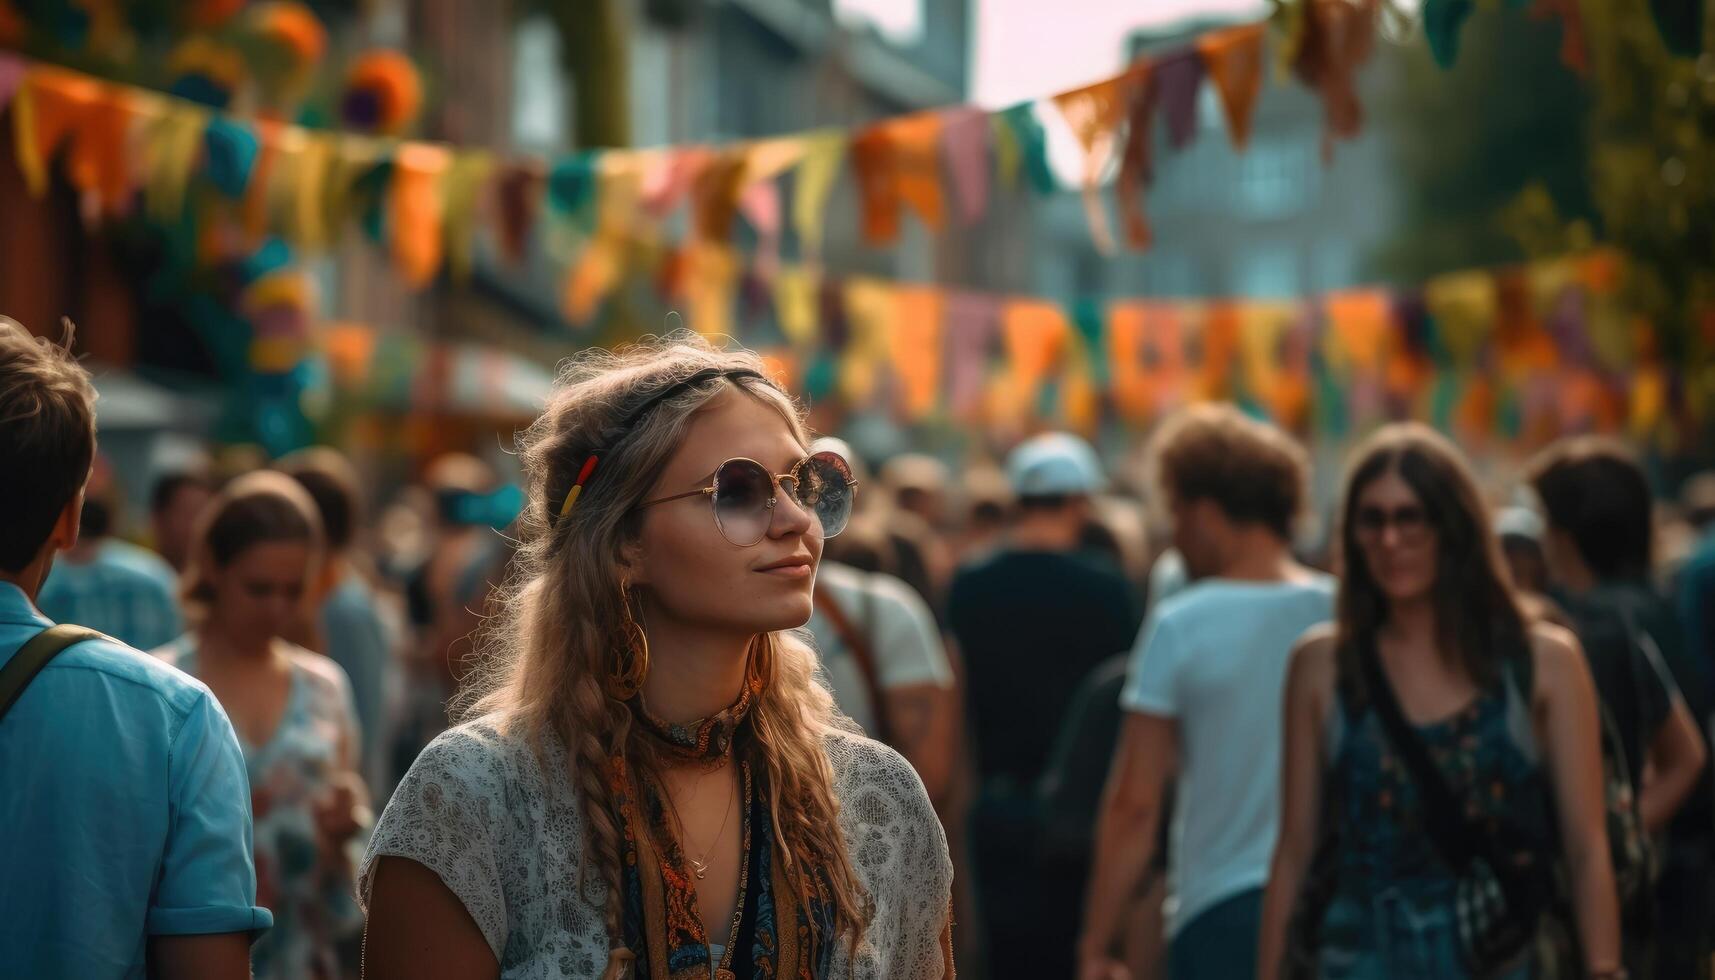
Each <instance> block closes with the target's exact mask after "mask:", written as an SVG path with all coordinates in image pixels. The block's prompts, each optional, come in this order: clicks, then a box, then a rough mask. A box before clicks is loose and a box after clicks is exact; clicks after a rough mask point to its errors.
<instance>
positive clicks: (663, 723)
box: [359, 338, 952, 980]
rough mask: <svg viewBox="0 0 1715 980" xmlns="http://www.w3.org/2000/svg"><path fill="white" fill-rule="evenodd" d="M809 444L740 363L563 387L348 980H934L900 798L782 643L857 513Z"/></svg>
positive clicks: (676, 349) (777, 393)
mask: <svg viewBox="0 0 1715 980" xmlns="http://www.w3.org/2000/svg"><path fill="white" fill-rule="evenodd" d="M809 444H810V439H809V435H808V433H807V432H806V431H805V426H804V422H803V418H802V415H801V414H800V412H799V410H798V408H797V407H796V406H795V405H794V403H793V402H792V400H791V398H790V397H788V396H787V395H786V394H785V393H784V392H783V391H781V390H780V389H779V388H778V387H776V386H775V385H774V384H773V383H772V382H770V381H769V380H768V379H767V378H766V377H765V376H764V375H763V373H762V365H761V362H760V360H759V359H758V358H757V357H755V356H754V355H752V354H750V353H748V352H736V353H724V352H721V351H717V350H715V349H713V348H711V347H710V346H709V345H708V344H707V343H706V342H703V341H701V340H698V339H695V338H690V339H677V340H672V341H665V342H656V343H651V344H646V345H642V346H638V347H633V348H629V349H627V350H625V351H622V352H620V353H618V354H607V353H605V352H593V353H591V354H588V355H586V356H584V357H582V358H580V359H578V360H577V361H575V362H573V363H572V364H571V366H569V367H568V368H567V369H566V371H565V373H564V374H563V376H562V378H561V381H560V385H559V388H558V391H557V392H556V394H555V396H554V397H553V399H552V400H551V402H550V404H549V407H548V409H547V411H546V412H545V413H544V414H543V415H542V417H541V418H540V419H538V420H537V422H536V423H535V425H533V426H532V427H531V428H530V430H529V431H528V432H526V433H524V435H523V437H522V440H521V447H520V449H521V454H522V459H523V462H524V469H525V483H526V486H527V492H528V503H527V506H526V508H525V513H524V515H523V517H522V518H521V519H520V520H521V524H520V528H521V536H522V542H521V547H520V551H519V554H518V560H517V567H516V572H515V575H514V578H513V580H512V581H511V583H510V584H509V586H508V588H507V591H506V593H505V601H504V602H503V603H502V606H503V608H504V613H503V614H502V615H501V616H500V617H499V618H498V619H497V621H494V622H491V623H490V624H488V625H487V626H486V628H485V639H484V641H483V643H482V644H481V646H482V648H483V651H484V653H485V654H486V657H485V662H486V664H487V670H488V672H489V673H488V675H487V676H486V678H483V679H481V680H478V681H477V682H476V683H475V684H473V687H472V695H473V696H472V699H471V700H470V701H469V702H467V703H465V704H464V705H463V706H462V707H463V709H464V710H463V715H464V717H465V718H466V719H467V720H466V721H465V722H464V723H463V724H461V725H459V726H458V727H455V728H453V729H451V730H450V731H448V732H447V733H445V734H444V735H442V736H441V737H440V738H438V739H436V740H435V741H434V742H433V743H431V744H430V745H429V747H428V748H427V749H425V750H424V751H423V753H422V755H421V756H420V757H419V758H418V759H417V761H416V763H415V764H414V765H413V766H412V767H411V770H410V772H409V773H407V774H406V776H405V778H404V780H403V782H401V783H400V785H399V787H398V789H397V790H396V791H395V792H394V795H393V797H392V800H391V802H390V803H389V804H388V806H387V810H386V812H385V813H384V814H383V815H382V817H381V820H380V823H379V825H378V827H377V829H376V832H375V834H374V836H373V837H372V839H371V844H370V850H369V854H368V856H367V857H366V858H365V859H364V862H363V865H362V868H361V870H360V887H359V890H360V894H361V895H362V896H363V897H364V899H365V901H366V903H367V908H368V912H369V922H368V931H367V936H366V949H365V968H366V970H365V973H366V976H372V977H383V978H386V977H437V978H438V977H446V978H453V977H456V978H476V977H541V976H556V977H580V978H582V977H588V978H595V977H601V978H608V980H612V978H618V977H639V978H660V980H667V978H672V980H677V978H691V977H698V978H703V977H708V978H729V980H730V978H740V977H782V978H784V977H793V978H828V977H853V976H864V977H889V978H898V980H919V978H934V977H941V976H951V973H952V964H951V960H950V953H949V949H950V946H949V941H950V928H951V927H950V922H949V919H948V900H949V895H950V884H951V875H952V870H951V864H950V862H949V860H948V857H947V849H946V841H945V838H944V836H943V835H942V832H941V827H940V824H939V823H938V822H937V820H936V818H935V813H934V810H933V809H932V808H931V806H930V803H929V799H928V796H927V794H925V792H924V790H923V785H922V783H921V782H920V781H919V780H918V778H917V776H916V774H915V773H914V772H913V771H912V770H911V767H910V766H909V765H908V764H907V763H906V762H905V761H904V760H903V759H902V758H901V757H900V756H899V755H898V754H896V753H895V752H893V751H892V750H890V749H888V748H886V747H884V746H882V745H880V744H879V743H876V742H872V741H870V740H868V739H865V738H863V737H862V736H860V735H857V734H855V733H854V732H853V730H852V727H851V726H850V725H849V724H846V723H843V719H841V718H840V717H839V716H837V714H836V712H835V710H834V707H833V702H832V699H831V697H830V696H829V694H828V693H827V691H826V690H825V689H824V688H822V687H821V686H820V685H819V684H817V682H816V681H815V679H814V677H813V674H814V671H815V669H816V659H815V654H814V652H813V651H812V650H811V649H810V648H809V646H808V645H807V644H806V643H805V641H804V640H803V639H802V638H801V637H800V635H799V634H797V633H795V632H794V631H795V630H797V629H798V628H799V627H801V626H803V625H804V623H805V622H806V621H807V620H808V619H809V618H810V613H811V594H812V589H813V587H814V582H815V576H816V565H817V562H818V561H819V560H820V558H821V554H822V542H823V540H824V539H825V538H827V537H828V536H831V535H833V534H837V533H839V531H840V530H841V529H842V528H844V526H845V524H846V521H847V519H848V517H849V516H850V513H851V505H852V495H853V493H854V485H853V483H852V481H851V478H850V469H849V467H848V466H847V464H846V462H845V460H843V459H842V458H840V457H839V456H838V455H835V454H832V453H816V454H813V455H812V454H810V451H809V448H808V447H809Z"/></svg>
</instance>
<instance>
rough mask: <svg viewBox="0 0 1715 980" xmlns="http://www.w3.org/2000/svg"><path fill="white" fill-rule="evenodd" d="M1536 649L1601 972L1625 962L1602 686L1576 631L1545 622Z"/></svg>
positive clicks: (1571, 864)
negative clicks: (1611, 840) (1602, 734)
mask: <svg viewBox="0 0 1715 980" xmlns="http://www.w3.org/2000/svg"><path fill="white" fill-rule="evenodd" d="M1533 646H1534V655H1535V659H1536V677H1537V680H1536V691H1535V694H1534V699H1535V701H1536V703H1537V712H1538V722H1537V723H1538V727H1539V731H1540V733H1541V735H1542V744H1543V745H1544V746H1545V747H1546V748H1547V751H1548V759H1547V762H1548V772H1549V777H1550V778H1551V779H1552V780H1553V784H1554V799H1555V804H1556V807H1555V809H1556V811H1557V812H1558V813H1559V816H1560V836H1561V840H1562V841H1563V842H1564V845H1565V848H1566V864H1567V867H1568V869H1570V871H1571V879H1572V882H1571V883H1572V903H1573V908H1574V910H1575V911H1576V913H1577V917H1578V934H1579V937H1580V940H1581V941H1582V943H1583V946H1584V956H1585V962H1586V966H1587V967H1588V969H1589V970H1590V972H1591V973H1600V972H1601V971H1603V970H1611V969H1617V968H1619V966H1620V913H1619V899H1618V896H1617V894H1616V892H1615V890H1614V889H1615V886H1614V868H1613V864H1612V861H1611V860H1610V858H1609V854H1608V827H1607V816H1606V812H1605V809H1604V808H1605V804H1604V802H1603V796H1602V792H1603V791H1602V753H1601V745H1600V743H1599V741H1598V738H1597V732H1598V731H1600V728H1599V726H1598V723H1597V718H1598V715H1597V711H1596V688H1595V685H1594V683H1592V682H1591V680H1590V669H1589V667H1588V666H1586V665H1585V662H1584V654H1583V652H1582V651H1581V650H1579V649H1578V641H1577V639H1575V638H1574V637H1573V636H1572V634H1571V633H1568V632H1567V631H1565V630H1563V629H1560V628H1559V627H1554V626H1546V625H1538V626H1537V627H1536V629H1535V636H1534V643H1533Z"/></svg>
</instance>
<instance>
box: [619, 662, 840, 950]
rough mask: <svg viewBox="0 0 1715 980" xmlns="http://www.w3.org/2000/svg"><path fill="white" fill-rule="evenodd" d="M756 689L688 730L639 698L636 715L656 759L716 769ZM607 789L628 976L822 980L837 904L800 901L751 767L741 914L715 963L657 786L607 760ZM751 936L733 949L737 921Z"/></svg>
mask: <svg viewBox="0 0 1715 980" xmlns="http://www.w3.org/2000/svg"><path fill="white" fill-rule="evenodd" d="M756 693H757V692H756V688H755V685H754V684H753V683H751V682H749V681H747V682H746V684H745V686H744V689H743V690H742V691H741V692H740V693H739V696H738V700H737V701H735V702H733V704H732V705H731V706H730V707H728V708H726V709H725V710H723V711H721V712H719V713H717V714H714V715H711V716H709V717H708V718H704V719H702V720H701V721H697V722H692V723H689V724H683V725H677V724H670V723H667V722H664V721H662V720H660V719H659V718H656V717H655V716H654V715H652V714H650V713H649V711H648V709H647V708H645V707H644V705H643V700H642V697H641V695H640V696H638V697H636V698H634V699H633V700H632V702H631V708H632V714H633V716H634V717H635V718H636V720H637V723H638V724H639V726H640V727H641V729H642V730H643V732H645V733H646V734H647V735H648V736H649V737H651V738H653V739H654V740H655V742H656V747H657V749H658V750H659V751H660V752H661V754H662V756H663V757H664V758H665V759H666V760H668V761H669V762H671V763H675V764H682V765H683V764H688V765H699V764H700V765H705V766H708V765H714V764H716V763H717V762H719V760H721V759H723V758H724V757H726V756H727V754H728V753H730V752H731V751H732V749H733V743H734V741H735V739H736V738H737V737H738V736H739V734H740V733H741V729H742V726H743V725H744V722H745V720H746V718H747V716H748V715H749V713H750V707H751V704H752V702H753V700H754V698H755V695H756ZM610 766H611V770H610V773H609V790H610V795H611V799H612V801H613V814H614V819H615V820H616V821H617V822H618V824H619V827H620V830H621V837H622V839H621V845H620V846H621V855H620V878H621V882H622V884H623V887H624V895H623V897H622V902H621V908H622V910H623V918H624V923H623V930H624V936H623V938H624V942H625V945H626V947H627V948H628V949H630V950H631V952H632V954H633V955H634V956H635V957H636V963H635V965H634V968H633V970H632V971H631V972H630V973H629V974H627V975H628V976H633V977H636V978H638V980H734V978H735V977H737V976H738V975H739V974H738V973H737V972H736V971H737V970H738V969H742V968H743V966H745V965H748V967H749V969H748V970H746V971H745V973H744V975H745V976H752V977H757V978H767V980H776V978H779V980H787V978H790V980H822V978H825V977H826V976H827V975H828V967H829V962H830V960H831V957H832V952H833V941H832V938H833V933H834V916H833V905H832V903H830V902H828V901H826V899H825V896H826V894H827V890H826V888H825V887H824V888H820V889H817V890H816V891H817V894H816V895H815V896H813V897H812V898H811V900H810V901H809V902H808V903H804V902H800V901H799V899H798V895H797V892H796V891H795V890H794V889H793V887H792V882H791V881H790V880H789V879H788V878H787V877H786V874H785V872H784V870H783V868H782V866H781V863H780V862H779V861H778V860H777V859H776V850H777V847H778V842H777V841H776V840H775V839H774V837H775V835H774V827H773V820H772V817H771V808H770V807H769V805H768V787H767V785H766V781H760V782H759V781H758V780H757V779H756V778H755V776H754V774H753V773H752V771H751V767H750V763H749V762H748V761H741V762H740V763H739V770H740V772H739V777H740V780H741V785H742V787H743V796H742V799H741V806H740V812H741V813H742V814H743V824H742V829H741V837H742V839H743V845H742V847H743V851H742V855H743V857H742V860H743V864H742V865H741V867H740V871H739V906H738V909H737V910H736V911H735V913H734V916H733V928H732V933H731V935H722V936H719V937H717V939H718V941H719V942H721V943H724V944H726V945H727V946H728V947H729V948H728V949H727V950H726V953H725V955H724V956H722V957H720V958H719V960H718V961H712V960H711V957H710V951H709V942H710V937H709V936H708V935H707V931H706V930H705V929H704V928H703V920H702V915H701V914H700V913H699V912H698V909H697V896H696V879H695V878H694V877H693V876H692V873H691V870H690V862H689V861H688V860H686V858H685V854H684V851H683V849H682V848H681V847H680V845H679V842H678V840H677V838H676V837H675V836H674V833H673V826H672V820H671V818H670V816H669V814H670V809H669V805H668V803H667V800H666V799H665V797H664V795H663V794H662V793H661V792H660V790H659V788H658V787H656V786H655V785H654V784H653V783H649V782H647V781H645V780H643V779H641V778H639V777H637V775H636V774H635V773H633V772H632V770H631V768H630V767H629V766H628V765H627V764H626V761H625V758H624V757H623V756H620V755H616V756H614V757H613V758H612V759H611V760H610ZM746 918H748V919H749V921H750V923H751V925H752V928H751V929H750V935H751V940H750V942H749V943H748V947H749V948H747V949H735V948H731V947H733V946H736V945H740V943H735V942H734V939H735V938H737V937H738V935H739V930H738V928H737V926H738V923H739V921H740V920H741V919H746Z"/></svg>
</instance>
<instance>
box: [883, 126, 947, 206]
mask: <svg viewBox="0 0 1715 980" xmlns="http://www.w3.org/2000/svg"><path fill="white" fill-rule="evenodd" d="M941 121H942V120H941V114H940V113H938V112H920V113H917V114H916V115H912V116H905V117H904V118H902V119H895V120H894V121H893V122H891V123H889V124H888V129H889V130H890V132H889V136H890V137H891V138H890V140H889V148H890V149H891V150H892V151H893V166H894V168H895V170H896V172H897V173H898V182H899V197H900V200H902V201H904V202H905V203H906V204H907V205H909V206H910V208H911V210H913V211H915V212H917V217H918V218H919V219H920V220H922V222H923V224H924V225H925V226H927V227H928V229H929V230H930V231H931V232H939V231H940V230H941V229H942V228H943V227H944V226H945V225H946V221H947V218H946V204H945V202H944V201H943V200H942V197H941Z"/></svg>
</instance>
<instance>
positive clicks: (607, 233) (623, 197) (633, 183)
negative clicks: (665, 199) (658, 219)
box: [596, 153, 647, 244]
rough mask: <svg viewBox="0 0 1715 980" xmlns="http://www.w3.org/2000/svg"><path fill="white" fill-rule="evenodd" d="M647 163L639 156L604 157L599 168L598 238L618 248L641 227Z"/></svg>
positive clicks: (612, 154) (597, 184)
mask: <svg viewBox="0 0 1715 980" xmlns="http://www.w3.org/2000/svg"><path fill="white" fill-rule="evenodd" d="M646 166H647V161H646V160H645V158H644V157H643V156H642V155H640V154H636V153H604V154H602V157H601V162H600V163H599V164H597V166H596V234H597V235H598V236H600V237H602V238H606V239H610V240H612V241H613V242H615V243H616V244H618V243H623V242H624V241H626V240H627V239H629V238H631V237H633V236H634V235H635V234H636V229H637V227H638V225H639V224H641V223H642V219H641V216H640V215H639V213H638V211H639V208H641V207H642V205H643V181H644V176H645V168H646Z"/></svg>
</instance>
